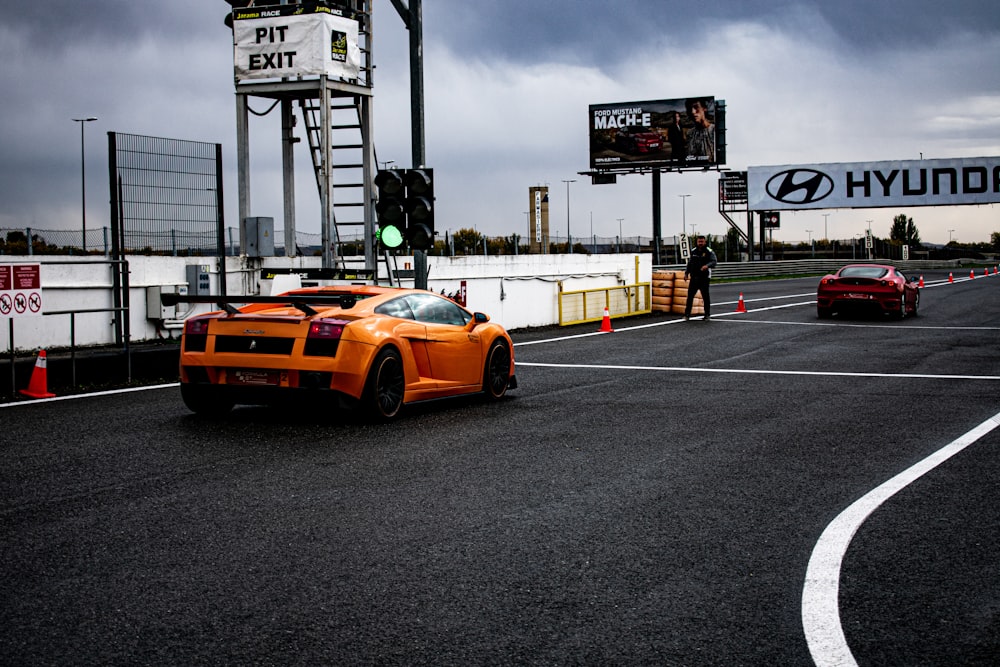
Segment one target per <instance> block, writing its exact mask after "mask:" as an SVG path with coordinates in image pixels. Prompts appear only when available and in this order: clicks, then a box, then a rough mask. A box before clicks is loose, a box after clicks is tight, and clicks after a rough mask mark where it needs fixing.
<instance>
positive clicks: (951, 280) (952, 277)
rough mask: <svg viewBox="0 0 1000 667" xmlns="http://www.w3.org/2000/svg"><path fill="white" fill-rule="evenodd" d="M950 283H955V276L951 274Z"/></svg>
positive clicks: (949, 274) (949, 275)
mask: <svg viewBox="0 0 1000 667" xmlns="http://www.w3.org/2000/svg"><path fill="white" fill-rule="evenodd" d="M948 282H950V283H953V282H955V276H953V275H951V272H948Z"/></svg>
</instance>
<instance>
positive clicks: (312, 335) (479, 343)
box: [162, 285, 517, 420]
mask: <svg viewBox="0 0 1000 667" xmlns="http://www.w3.org/2000/svg"><path fill="white" fill-rule="evenodd" d="M162 300H163V302H164V303H165V304H167V305H170V304H171V303H176V302H178V301H184V302H197V303H217V304H219V306H220V307H222V308H224V310H221V311H215V312H211V313H206V314H203V315H195V316H192V317H190V318H188V319H187V320H186V321H185V323H184V333H183V336H182V339H181V356H180V377H181V396H182V397H183V399H184V403H185V404H186V405H187V407H188V408H190V409H191V410H192V411H194V412H196V413H206V414H219V413H224V412H228V411H229V410H230V409H232V407H233V406H234V405H236V404H255V405H256V404H272V403H280V402H282V401H286V400H291V401H299V400H300V399H302V398H306V397H310V398H315V397H326V396H328V397H329V398H330V399H331V400H332V399H337V403H338V405H341V406H343V405H345V404H346V405H348V406H349V405H355V406H356V405H358V404H360V405H361V406H362V407H363V408H364V409H365V410H366V411H368V412H369V413H370V415H371V416H373V417H375V418H376V419H379V420H389V419H392V418H393V417H395V416H396V415H397V414H398V413H399V411H400V409H401V408H402V407H403V406H404V405H406V404H408V403H414V402H416V401H423V400H429V399H436V398H443V397H447V396H460V395H466V394H474V393H482V394H485V395H486V396H487V397H488V398H490V399H494V400H496V399H500V398H502V397H503V396H504V394H506V392H507V390H508V389H514V388H516V387H517V380H516V378H515V376H514V353H513V350H514V348H513V344H512V343H511V339H510V336H509V335H508V334H507V332H506V331H505V330H504V328H503V327H502V326H500V325H499V324H495V323H493V322H490V319H489V317H488V316H486V315H484V314H483V313H471V312H469V311H468V310H466V309H465V308H462V307H461V306H459V305H458V304H457V303H455V302H454V301H452V300H451V299H448V298H445V297H443V296H439V295H437V294H434V293H433V292H428V291H425V290H417V289H402V288H392V287H375V286H369V285H340V286H333V287H308V288H302V289H297V290H293V291H290V292H285V293H284V294H280V295H278V296H270V297H252V296H251V297H247V296H244V297H217V296H181V295H176V294H165V295H163V296H162ZM235 303H244V304H247V305H244V306H242V307H240V308H236V307H234V306H233V304H235Z"/></svg>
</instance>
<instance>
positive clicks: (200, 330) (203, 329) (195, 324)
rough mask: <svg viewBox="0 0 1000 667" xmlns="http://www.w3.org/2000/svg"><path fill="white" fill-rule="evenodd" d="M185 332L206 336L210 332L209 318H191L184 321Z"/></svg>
mask: <svg viewBox="0 0 1000 667" xmlns="http://www.w3.org/2000/svg"><path fill="white" fill-rule="evenodd" d="M184 333H185V334H186V335H188V336H199V335H200V336H204V335H205V334H207V333H208V320H205V319H201V320H199V319H190V320H188V321H187V322H185V323H184Z"/></svg>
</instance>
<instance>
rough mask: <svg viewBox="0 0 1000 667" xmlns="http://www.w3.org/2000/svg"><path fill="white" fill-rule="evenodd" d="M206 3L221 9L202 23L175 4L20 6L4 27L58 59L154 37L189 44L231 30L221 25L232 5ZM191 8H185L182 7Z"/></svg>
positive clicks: (42, 0) (58, 0) (107, 1)
mask: <svg viewBox="0 0 1000 667" xmlns="http://www.w3.org/2000/svg"><path fill="white" fill-rule="evenodd" d="M202 1H203V2H204V3H205V4H207V5H216V6H217V10H218V11H216V12H205V11H203V10H202V11H199V12H198V17H197V20H192V12H191V10H190V9H184V8H181V9H178V4H175V3H174V2H171V1H170V0H162V1H153V0H141V1H136V0H100V1H99V2H80V1H79V0H18V2H16V3H15V6H14V7H12V8H9V9H8V10H7V11H6V12H5V13H4V23H6V27H7V29H8V30H10V31H11V32H14V33H17V34H19V35H21V36H22V37H24V38H26V40H28V42H29V43H30V44H32V45H33V47H35V48H44V49H46V50H51V52H53V53H59V52H62V51H64V50H65V49H67V48H70V47H72V46H74V45H77V44H81V43H92V42H95V41H97V42H105V41H114V42H117V43H123V42H125V43H127V42H132V41H135V40H138V39H141V38H143V37H145V36H149V35H158V36H167V35H171V34H173V35H177V36H181V37H183V38H184V39H185V40H188V39H191V38H192V37H193V36H194V35H196V34H200V33H203V32H205V31H212V32H218V31H220V30H223V31H224V30H226V28H225V26H224V25H223V23H222V21H223V18H224V17H225V16H226V14H227V13H228V11H229V5H228V4H227V3H225V2H223V0H202ZM189 6H190V4H189V3H182V7H189ZM206 15H209V16H212V17H213V18H214V16H215V15H217V16H218V19H217V21H209V22H206V21H205V20H204V17H205V16H206Z"/></svg>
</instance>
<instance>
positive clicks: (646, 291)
mask: <svg viewBox="0 0 1000 667" xmlns="http://www.w3.org/2000/svg"><path fill="white" fill-rule="evenodd" d="M605 308H607V309H608V314H609V315H610V316H611V317H612V318H616V317H628V316H629V315H643V314H646V313H651V312H653V309H652V295H651V289H650V283H640V282H639V258H638V257H636V259H635V283H633V284H632V285H615V286H614V287H595V288H592V289H583V290H570V291H566V290H563V284H562V282H560V283H559V324H560V325H561V326H568V325H571V324H583V323H585V322H597V321H600V320H602V319H603V318H604V309H605Z"/></svg>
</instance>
